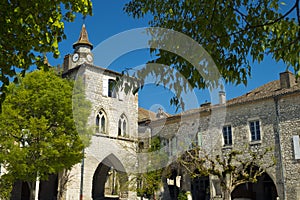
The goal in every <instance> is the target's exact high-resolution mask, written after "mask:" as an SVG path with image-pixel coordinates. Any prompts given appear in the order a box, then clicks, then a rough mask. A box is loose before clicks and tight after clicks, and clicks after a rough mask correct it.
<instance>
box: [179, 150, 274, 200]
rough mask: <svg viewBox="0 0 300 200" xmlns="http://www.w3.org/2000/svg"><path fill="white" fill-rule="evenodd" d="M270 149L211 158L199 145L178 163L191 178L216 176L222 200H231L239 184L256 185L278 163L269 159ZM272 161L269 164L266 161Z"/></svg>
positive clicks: (228, 153)
mask: <svg viewBox="0 0 300 200" xmlns="http://www.w3.org/2000/svg"><path fill="white" fill-rule="evenodd" d="M270 151H271V148H266V149H264V150H252V149H250V150H248V151H247V150H246V151H240V150H230V151H228V152H224V153H223V154H221V155H215V156H214V155H210V154H208V153H207V152H206V151H205V150H204V149H203V148H201V147H199V146H197V147H195V148H193V149H191V150H190V151H188V152H186V154H184V155H183V156H182V158H181V159H179V163H180V164H181V165H182V166H183V167H184V169H185V170H187V172H188V173H189V174H190V175H191V176H192V178H195V177H201V176H213V177H216V178H217V179H218V180H219V181H220V186H221V188H222V192H223V195H222V196H223V199H224V200H230V199H231V192H232V191H233V190H234V188H235V187H236V186H238V185H240V184H243V183H247V182H251V183H256V182H257V180H258V179H257V178H258V177H259V176H261V175H262V174H263V173H264V172H266V170H267V169H269V168H271V167H273V166H274V165H275V164H276V162H275V160H274V158H273V157H271V158H270V154H269V152H270ZM268 157H269V159H270V161H271V162H267V161H266V158H268Z"/></svg>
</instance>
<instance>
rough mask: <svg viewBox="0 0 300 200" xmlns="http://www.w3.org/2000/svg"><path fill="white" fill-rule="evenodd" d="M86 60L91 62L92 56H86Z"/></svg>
mask: <svg viewBox="0 0 300 200" xmlns="http://www.w3.org/2000/svg"><path fill="white" fill-rule="evenodd" d="M86 58H87V60H88V61H89V62H93V56H92V55H91V54H88V55H87V56H86Z"/></svg>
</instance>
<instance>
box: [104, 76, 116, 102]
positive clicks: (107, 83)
mask: <svg viewBox="0 0 300 200" xmlns="http://www.w3.org/2000/svg"><path fill="white" fill-rule="evenodd" d="M102 84H103V85H102V87H103V88H102V95H103V96H105V97H113V98H116V90H115V86H116V80H114V79H108V77H103V83H102Z"/></svg>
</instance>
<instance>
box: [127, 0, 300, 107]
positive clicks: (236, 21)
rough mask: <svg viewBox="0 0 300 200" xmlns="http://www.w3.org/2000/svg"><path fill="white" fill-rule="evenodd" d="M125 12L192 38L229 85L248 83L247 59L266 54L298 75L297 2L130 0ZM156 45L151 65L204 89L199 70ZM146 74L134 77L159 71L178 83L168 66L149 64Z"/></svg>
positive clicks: (299, 35) (299, 33) (259, 58)
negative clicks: (146, 17)
mask: <svg viewBox="0 0 300 200" xmlns="http://www.w3.org/2000/svg"><path fill="white" fill-rule="evenodd" d="M124 10H125V12H127V13H128V14H129V15H132V16H133V17H134V18H142V17H144V16H145V15H147V16H151V17H152V20H150V21H149V25H150V26H152V27H162V28H168V29H172V30H175V31H179V32H181V33H183V34H185V35H187V36H189V37H191V38H192V39H194V40H195V41H196V42H198V43H199V44H200V45H202V47H204V49H205V50H206V51H207V52H208V53H209V54H210V56H211V57H212V59H213V60H214V62H215V63H216V66H217V67H218V70H219V72H220V74H221V76H223V78H224V80H225V81H226V82H228V83H233V84H240V83H243V84H247V79H248V77H249V76H251V62H255V61H257V62H261V61H262V60H263V59H264V57H265V56H266V55H270V56H272V58H273V59H275V60H276V61H280V60H282V61H283V62H284V63H285V64H286V65H287V67H293V69H294V70H295V72H298V76H299V75H300V71H299V70H300V60H299V58H300V26H299V23H300V1H299V0H293V1H287V3H284V2H282V1H280V0H260V1H252V0H236V1H223V0H199V1H191V0H182V1H178V0H154V1H150V2H149V1H147V0H131V1H130V2H129V3H127V4H125V7H124ZM152 34H154V35H155V33H152ZM155 36H158V37H155V39H156V40H155V41H150V42H156V43H157V40H164V35H155ZM176 42H177V41H176V39H174V43H175V44H176ZM159 47H161V46H158V47H155V49H151V51H152V53H153V54H154V55H155V58H154V59H153V60H152V61H150V62H149V63H162V64H165V65H170V66H172V68H175V69H176V70H177V71H178V72H179V73H180V74H181V75H182V76H184V77H185V79H186V80H188V83H189V84H190V86H191V87H192V88H199V89H202V88H207V83H206V80H205V78H204V77H203V74H200V73H198V70H197V68H195V66H193V65H192V64H191V63H190V62H189V60H185V59H183V58H182V57H181V56H179V55H175V54H173V53H170V52H168V51H164V50H162V49H159ZM184 48H189V47H188V45H187V46H185V47H184ZM155 70H156V71H155ZM144 72H145V73H140V74H139V76H138V78H141V79H143V78H144V77H145V76H146V75H148V74H159V75H161V77H160V76H157V77H158V78H159V79H160V81H161V82H164V83H165V82H166V81H167V82H171V81H173V82H176V80H174V79H172V77H171V79H170V77H167V78H166V74H167V73H168V72H167V71H166V70H165V71H158V69H157V68H151V69H150V68H149V69H148V70H144ZM162 79H163V80H162ZM174 86H175V84H174ZM176 90H181V88H177V89H176ZM178 102H180V99H178V98H177V99H176V98H175V99H174V100H173V103H175V104H176V103H177V104H178Z"/></svg>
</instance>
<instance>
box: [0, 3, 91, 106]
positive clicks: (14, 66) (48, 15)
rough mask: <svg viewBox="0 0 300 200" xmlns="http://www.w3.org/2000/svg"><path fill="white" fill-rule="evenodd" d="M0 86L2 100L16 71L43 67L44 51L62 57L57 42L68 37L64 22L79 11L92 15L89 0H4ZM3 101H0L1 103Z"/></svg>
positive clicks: (0, 46) (72, 17)
mask: <svg viewBox="0 0 300 200" xmlns="http://www.w3.org/2000/svg"><path fill="white" fill-rule="evenodd" d="M0 13H1V17H0V24H1V26H2V27H1V30H0V37H1V41H0V67H1V70H0V81H1V82H2V83H3V84H2V85H1V87H0V91H1V92H2V93H1V97H2V98H1V102H2V101H3V99H4V98H5V88H6V85H8V84H9V81H10V80H11V79H13V78H15V81H17V77H16V73H17V72H21V74H23V75H24V74H25V71H26V70H28V69H29V68H30V66H32V65H37V66H38V67H42V66H43V59H42V58H43V54H44V53H47V52H51V53H53V56H54V57H56V58H57V57H58V56H59V51H58V43H59V42H61V41H62V40H63V39H65V38H66V35H65V34H64V22H71V21H73V20H74V18H75V14H76V13H81V14H83V15H84V16H86V15H87V14H90V15H91V14H92V2H91V1H90V0H59V1H51V0H48V1H37V0H34V1H26V0H18V1H17V0H4V1H1V3H0ZM1 102H0V103H1Z"/></svg>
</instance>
